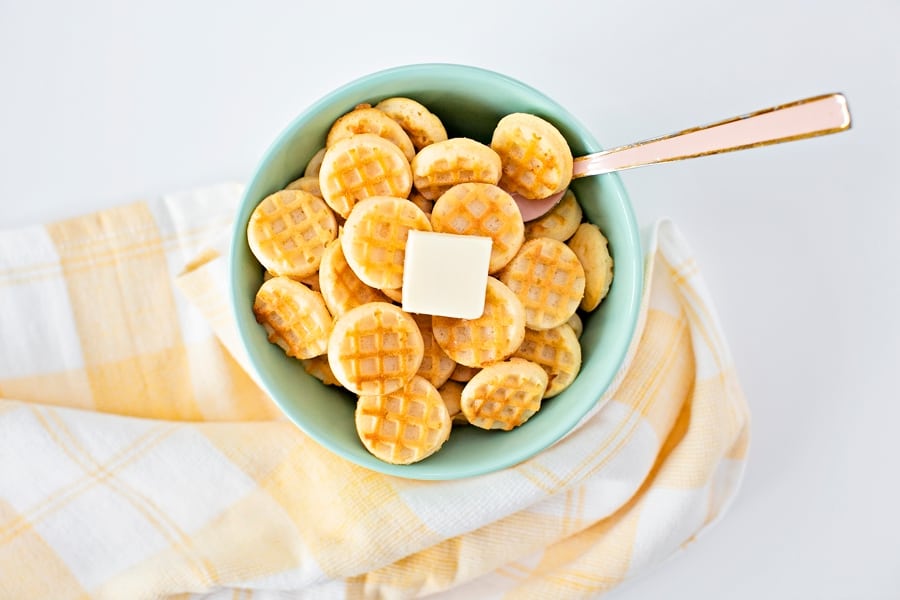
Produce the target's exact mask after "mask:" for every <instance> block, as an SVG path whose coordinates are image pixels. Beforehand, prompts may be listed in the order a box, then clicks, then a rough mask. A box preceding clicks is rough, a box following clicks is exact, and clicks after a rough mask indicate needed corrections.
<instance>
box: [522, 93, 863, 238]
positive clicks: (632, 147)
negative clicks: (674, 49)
mask: <svg viewBox="0 0 900 600" xmlns="http://www.w3.org/2000/svg"><path fill="white" fill-rule="evenodd" d="M849 128H850V110H849V108H848V107H847V99H846V98H845V97H844V96H843V95H842V94H826V95H823V96H814V97H812V98H805V99H803V100H797V101H796V102H790V103H788V104H780V105H778V106H772V107H770V108H764V109H762V110H758V111H756V112H752V113H748V114H746V115H741V116H738V117H732V118H730V119H725V120H724V121H719V122H717V123H711V124H709V125H702V126H700V127H691V128H690V129H685V130H683V131H679V132H677V133H672V134H670V135H664V136H662V137H657V138H653V139H649V140H645V141H643V142H637V143H635V144H628V145H626V146H619V147H618V148H612V149H611V150H604V151H603V152H596V153H594V154H588V155H585V156H581V157H578V158H576V159H575V161H574V166H573V168H572V178H573V179H575V178H578V177H587V176H588V175H602V174H604V173H612V172H613V171H624V170H625V169H633V168H635V167H643V166H645V165H655V164H658V163H665V162H673V161H676V160H684V159H687V158H697V157H699V156H708V155H710V154H721V153H723V152H733V151H734V150H746V149H748V148H757V147H759V146H769V145H772V144H780V143H781V142H792V141H794V140H802V139H806V138H811V137H816V136H820V135H827V134H829V133H837V132H839V131H844V130H845V129H849ZM564 194H565V190H563V191H561V192H557V193H556V194H553V195H551V196H548V197H546V198H541V199H539V200H529V199H527V198H523V197H522V196H519V195H518V194H513V195H512V196H513V198H514V199H515V201H516V204H518V205H519V210H520V211H521V212H522V218H523V219H524V220H525V221H532V220H534V219H536V218H538V217H540V216H541V215H543V214H545V213H547V212H548V211H549V210H550V209H552V208H553V207H554V206H555V205H556V204H557V203H558V202H559V201H560V200H561V199H562V197H563V195H564Z"/></svg>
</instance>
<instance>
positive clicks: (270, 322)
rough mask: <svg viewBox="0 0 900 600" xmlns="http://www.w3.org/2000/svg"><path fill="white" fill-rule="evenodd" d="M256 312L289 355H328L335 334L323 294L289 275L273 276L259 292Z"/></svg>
mask: <svg viewBox="0 0 900 600" xmlns="http://www.w3.org/2000/svg"><path fill="white" fill-rule="evenodd" d="M253 314H254V315H256V320H257V322H259V323H260V324H261V325H262V326H263V327H264V328H265V330H266V333H268V334H269V341H270V342H272V343H273V344H278V345H279V346H280V347H281V348H282V349H283V350H284V351H285V353H287V355H288V356H293V357H295V358H312V357H314V356H319V355H321V354H324V353H325V351H326V349H327V348H328V336H329V334H330V333H331V315H330V314H329V313H328V309H327V308H326V307H325V301H324V300H322V296H321V294H319V293H318V292H313V291H312V290H310V289H309V288H307V287H306V286H305V285H303V284H302V283H300V282H298V281H294V280H293V279H290V278H288V277H273V278H272V279H270V280H269V281H266V282H265V283H263V284H262V286H261V287H260V288H259V291H257V293H256V300H255V301H254V302H253Z"/></svg>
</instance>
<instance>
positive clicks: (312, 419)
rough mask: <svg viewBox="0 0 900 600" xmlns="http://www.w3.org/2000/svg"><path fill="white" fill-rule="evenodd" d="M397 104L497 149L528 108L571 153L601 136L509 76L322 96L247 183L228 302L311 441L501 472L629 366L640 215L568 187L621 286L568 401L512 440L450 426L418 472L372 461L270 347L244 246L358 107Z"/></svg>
mask: <svg viewBox="0 0 900 600" xmlns="http://www.w3.org/2000/svg"><path fill="white" fill-rule="evenodd" d="M391 96H406V97H410V98H414V99H416V100H418V101H419V102H421V103H422V104H424V105H425V106H427V107H428V108H429V109H430V110H431V111H432V112H434V113H435V114H436V115H438V116H439V117H440V119H441V121H442V122H443V123H444V125H445V127H446V129H447V132H448V134H449V135H450V137H457V136H465V137H470V138H473V139H476V140H479V141H481V142H484V143H490V139H491V134H492V132H493V129H494V126H495V125H496V124H497V122H498V121H499V120H500V118H501V117H503V116H504V115H506V114H509V113H512V112H528V113H533V114H536V115H539V116H541V117H543V118H545V119H547V120H548V121H550V122H552V123H553V124H554V125H556V127H557V128H558V129H559V130H560V131H561V132H562V134H563V135H564V136H565V137H566V139H567V140H568V142H569V145H570V146H571V148H572V152H573V155H574V156H576V157H577V156H581V155H584V154H587V153H589V152H596V151H598V150H600V149H601V147H600V145H599V144H598V143H597V141H596V140H595V139H594V137H593V135H591V133H590V132H589V131H588V130H587V129H585V127H584V126H583V125H581V123H579V122H578V120H577V119H576V118H575V117H574V116H572V115H571V114H570V113H569V112H568V111H567V110H566V109H565V108H563V107H562V106H560V105H559V104H557V103H556V102H554V101H553V100H552V99H550V98H548V97H547V96H546V95H544V94H543V93H541V92H539V91H537V90H535V89H533V88H531V87H529V86H527V85H525V84H524V83H521V82H519V81H516V80H515V79H512V78H510V77H507V76H505V75H502V74H499V73H494V72H491V71H487V70H484V69H480V68H475V67H469V66H463V65H447V64H419V65H409V66H402V67H397V68H393V69H389V70H387V71H381V72H378V73H374V74H372V75H368V76H366V77H363V78H361V79H358V80H356V81H353V82H351V83H349V84H347V85H345V86H343V87H341V88H339V89H337V90H335V91H333V92H331V93H330V94H328V95H327V96H325V97H324V98H322V99H321V100H319V101H318V102H316V103H315V104H313V105H312V106H310V107H309V108H307V109H306V110H305V111H304V112H303V113H302V114H300V116H298V117H297V118H296V119H294V121H293V122H291V123H290V124H289V125H288V126H287V128H286V129H285V130H284V131H283V132H282V134H281V135H280V136H278V138H277V139H276V140H275V142H274V143H273V144H272V146H271V147H270V148H269V150H268V151H267V152H266V154H265V155H264V156H263V158H262V161H261V162H260V163H259V166H258V167H257V168H256V170H255V172H254V173H253V176H252V178H251V179H250V181H249V183H248V185H247V188H246V192H245V194H244V197H243V199H242V202H241V205H240V208H239V211H238V213H237V218H236V220H235V225H234V240H233V243H232V247H231V257H230V259H231V269H230V277H231V281H230V284H231V302H232V307H233V311H234V316H235V319H236V321H237V326H238V329H239V331H240V337H241V340H242V343H243V345H244V347H245V349H246V351H247V354H248V356H249V357H250V363H251V367H252V369H254V370H255V372H256V375H257V376H258V380H259V381H260V382H261V384H262V385H263V386H264V388H265V390H266V391H267V392H268V394H269V395H270V396H271V397H272V398H273V399H274V401H275V402H276V403H277V404H278V406H279V407H280V408H281V409H282V410H283V411H284V412H285V414H286V415H287V416H288V417H289V418H290V419H291V420H292V421H293V422H294V423H296V425H297V426H298V427H299V428H300V429H302V430H303V431H304V432H305V433H306V434H307V435H309V436H310V437H312V438H313V439H315V440H316V441H317V442H318V443H319V444H321V445H322V446H324V447H326V448H328V449H329V450H331V451H332V452H335V453H337V454H339V455H340V456H342V457H344V458H345V459H347V460H350V461H353V462H354V463H357V464H359V465H362V466H364V467H367V468H369V469H372V470H374V471H380V472H382V473H387V474H391V475H396V476H400V477H407V478H413V479H431V480H445V479H455V478H461V477H470V476H475V475H480V474H484V473H489V472H492V471H496V470H498V469H503V468H505V467H509V466H511V465H515V464H517V463H519V462H522V461H524V460H526V459H528V458H529V457H532V456H534V455H535V454H537V453H539V452H541V451H542V450H544V449H545V448H547V447H548V446H550V445H551V444H553V443H554V442H556V441H557V440H559V439H560V438H561V437H563V436H564V435H565V434H566V433H567V432H568V431H570V430H571V429H572V428H573V427H574V426H575V425H576V424H577V423H578V421H579V420H580V419H581V418H582V417H583V416H584V415H585V414H586V413H587V412H588V411H589V410H591V409H592V408H593V407H594V406H595V405H596V403H597V402H598V400H599V399H600V397H601V396H602V394H603V392H604V391H605V390H606V388H607V387H608V386H609V384H610V382H611V381H612V379H613V377H614V375H615V374H616V372H617V371H618V370H619V367H620V366H621V364H622V362H623V360H624V359H625V355H626V351H627V349H628V346H629V343H630V342H631V338H632V336H633V335H634V332H635V327H636V323H637V319H638V312H639V305H640V296H641V285H642V274H643V260H642V256H641V246H640V238H639V235H638V230H637V225H636V222H635V216H634V212H633V210H632V207H631V204H630V202H629V199H628V196H627V194H626V193H625V189H624V188H623V187H622V183H621V180H620V179H619V178H618V176H617V175H615V174H610V175H602V176H597V177H586V178H581V179H577V180H575V181H573V182H572V188H573V190H574V191H575V193H576V195H577V197H578V200H579V201H580V203H581V205H582V208H583V210H584V214H585V217H586V219H587V220H589V221H590V222H592V223H595V224H596V225H598V226H599V227H600V229H601V230H602V231H603V232H604V234H605V235H606V236H607V238H608V239H609V244H610V251H611V254H612V256H613V258H614V260H615V278H614V281H613V285H612V288H611V289H610V292H609V295H608V297H607V298H606V299H605V300H604V301H603V303H602V304H601V305H600V307H599V308H598V309H597V310H596V311H595V312H594V313H592V314H590V315H589V316H588V317H587V318H586V319H585V320H584V334H583V335H582V338H581V344H582V352H583V364H582V368H581V372H580V374H579V375H578V377H577V378H576V380H575V381H574V382H573V383H572V385H571V386H570V387H569V388H568V389H566V390H565V391H564V392H563V393H561V394H559V395H558V396H556V397H554V398H550V399H548V400H545V401H544V403H543V406H542V408H541V410H540V411H539V412H538V413H537V414H536V415H535V416H534V417H532V418H531V419H530V420H529V421H528V422H527V423H525V424H524V425H522V426H521V427H518V428H516V429H514V430H513V431H509V432H501V431H484V430H481V429H478V428H476V427H454V429H453V432H452V433H451V435H450V439H449V440H448V441H447V442H446V443H445V444H444V446H443V447H442V448H441V450H440V451H438V452H437V453H435V454H433V455H432V456H430V457H429V458H426V459H425V460H423V461H421V462H418V463H415V464H412V465H392V464H388V463H385V462H382V461H380V460H378V459H377V458H375V457H374V456H372V455H371V454H369V453H368V452H367V451H366V450H365V448H364V447H363V445H362V443H361V442H360V441H359V438H358V437H357V434H356V429H355V426H354V418H353V411H354V407H355V398H354V397H353V396H352V395H351V394H350V393H349V392H346V391H343V390H340V389H338V388H334V387H327V386H325V385H323V384H322V383H320V382H319V381H318V380H317V379H314V378H313V377H311V376H310V375H308V374H307V373H306V372H305V371H304V369H303V366H302V365H301V363H300V362H299V361H297V360H295V359H293V358H290V357H288V356H286V355H285V354H284V352H283V351H282V350H281V348H279V347H278V346H275V345H273V344H270V343H269V342H268V340H267V339H266V333H265V331H264V330H263V328H262V327H261V326H260V325H258V324H257V322H256V320H255V319H254V316H253V311H252V306H253V299H254V296H255V294H256V291H257V289H258V288H259V286H260V285H261V284H262V280H263V279H262V277H263V269H262V268H261V267H260V265H259V263H258V262H257V261H256V259H255V258H254V257H253V254H251V252H250V248H249V247H248V245H247V238H246V228H247V223H248V220H249V218H250V213H251V212H252V211H253V209H254V208H255V207H256V205H257V204H258V203H259V202H260V201H261V200H262V199H263V198H265V197H266V196H267V195H269V194H271V193H272V192H275V191H277V190H279V189H282V188H283V187H284V186H285V185H286V184H287V183H289V182H290V181H292V180H293V179H296V178H297V177H299V176H301V175H302V174H303V170H304V167H305V165H306V163H307V162H308V160H309V159H310V157H312V155H313V154H314V153H315V152H316V151H317V150H318V149H319V148H321V147H322V146H323V145H324V142H325V135H326V133H327V131H328V129H329V127H330V126H331V124H332V123H333V122H334V121H335V119H337V118H338V117H340V116H341V115H343V114H344V113H346V112H348V111H350V110H352V109H353V107H354V106H356V105H357V104H359V103H361V102H368V103H370V104H372V105H374V104H375V103H377V102H378V101H379V100H381V99H384V98H388V97H391Z"/></svg>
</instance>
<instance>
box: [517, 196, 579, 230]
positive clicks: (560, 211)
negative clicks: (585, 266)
mask: <svg viewBox="0 0 900 600" xmlns="http://www.w3.org/2000/svg"><path fill="white" fill-rule="evenodd" d="M582 216H583V214H582V212H581V206H580V205H579V204H578V200H577V199H576V198H575V194H574V193H573V192H572V190H567V191H566V193H565V195H563V198H562V200H560V202H559V204H557V205H556V206H555V207H553V210H551V211H550V212H548V213H547V214H546V215H544V216H543V217H541V218H539V219H535V220H534V221H531V222H530V223H526V224H525V239H526V240H532V239H535V238H541V237H547V238H551V239H554V240H558V241H560V242H565V241H566V240H567V239H569V238H570V237H572V236H573V235H575V231H576V230H577V229H578V225H579V224H580V223H581V218H582Z"/></svg>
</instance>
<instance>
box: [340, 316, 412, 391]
mask: <svg viewBox="0 0 900 600" xmlns="http://www.w3.org/2000/svg"><path fill="white" fill-rule="evenodd" d="M423 352H424V348H423V342H422V336H421V334H420V333H419V328H418V326H416V324H415V321H413V320H412V319H411V318H410V317H409V316H407V315H405V314H404V313H403V312H402V311H401V310H400V309H399V308H397V307H396V306H394V305H392V304H384V303H370V304H366V305H364V306H359V307H357V308H355V309H353V310H351V311H349V312H347V313H345V314H344V315H343V316H342V317H341V318H339V319H338V321H337V322H336V323H335V327H334V330H333V331H332V336H331V340H330V343H329V347H328V362H329V364H330V365H331V370H332V371H333V372H334V374H335V377H337V378H338V380H339V381H340V382H341V383H342V384H344V387H346V388H347V389H348V390H350V391H352V392H355V393H357V394H375V395H382V394H388V393H391V392H394V391H396V390H398V389H400V388H402V387H403V386H404V385H406V383H407V382H409V380H410V379H412V378H413V376H414V375H415V374H416V371H418V370H419V366H420V365H421V364H422V356H423Z"/></svg>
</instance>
